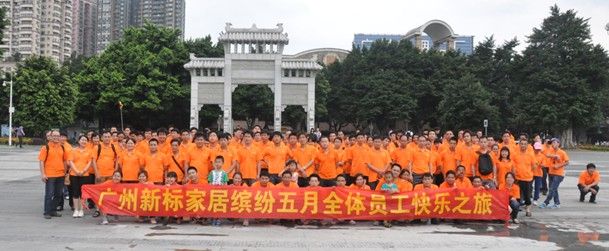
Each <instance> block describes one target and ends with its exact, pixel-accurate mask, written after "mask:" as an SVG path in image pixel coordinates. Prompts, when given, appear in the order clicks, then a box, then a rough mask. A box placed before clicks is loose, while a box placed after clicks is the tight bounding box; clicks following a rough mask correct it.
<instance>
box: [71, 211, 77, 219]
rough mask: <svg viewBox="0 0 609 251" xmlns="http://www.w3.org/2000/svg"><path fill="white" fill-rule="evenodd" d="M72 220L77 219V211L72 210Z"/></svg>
mask: <svg viewBox="0 0 609 251" xmlns="http://www.w3.org/2000/svg"><path fill="white" fill-rule="evenodd" d="M72 218H78V210H74V213H73V214H72Z"/></svg>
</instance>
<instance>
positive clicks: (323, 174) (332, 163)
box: [315, 136, 340, 187]
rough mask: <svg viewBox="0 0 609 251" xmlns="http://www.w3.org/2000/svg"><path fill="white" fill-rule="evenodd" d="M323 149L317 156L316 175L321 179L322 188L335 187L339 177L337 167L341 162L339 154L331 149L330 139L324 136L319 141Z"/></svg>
mask: <svg viewBox="0 0 609 251" xmlns="http://www.w3.org/2000/svg"><path fill="white" fill-rule="evenodd" d="M319 145H320V146H321V149H320V150H319V151H318V152H317V154H316V156H315V165H316V168H315V169H316V173H317V174H318V175H319V178H320V185H321V186H322V187H333V186H335V185H336V182H335V180H334V179H335V177H336V175H338V172H337V169H338V168H337V167H338V164H339V162H340V159H339V157H338V153H337V152H336V151H335V150H334V149H331V148H330V139H329V138H328V137H326V136H322V137H321V139H320V140H319Z"/></svg>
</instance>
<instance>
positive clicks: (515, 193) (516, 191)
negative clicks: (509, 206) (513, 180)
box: [499, 184, 520, 199]
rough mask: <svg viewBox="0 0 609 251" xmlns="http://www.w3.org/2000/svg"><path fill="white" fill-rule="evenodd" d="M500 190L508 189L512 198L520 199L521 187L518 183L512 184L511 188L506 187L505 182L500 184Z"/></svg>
mask: <svg viewBox="0 0 609 251" xmlns="http://www.w3.org/2000/svg"><path fill="white" fill-rule="evenodd" d="M499 190H507V191H508V193H509V195H510V199H511V198H515V199H520V187H519V186H518V185H516V184H512V187H509V188H508V187H506V185H505V184H502V185H501V186H499Z"/></svg>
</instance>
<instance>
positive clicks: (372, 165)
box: [366, 136, 391, 190]
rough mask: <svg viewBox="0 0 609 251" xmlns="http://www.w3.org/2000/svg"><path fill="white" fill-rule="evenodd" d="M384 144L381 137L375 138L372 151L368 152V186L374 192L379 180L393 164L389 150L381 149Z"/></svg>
mask: <svg viewBox="0 0 609 251" xmlns="http://www.w3.org/2000/svg"><path fill="white" fill-rule="evenodd" d="M382 144H383V140H382V139H381V137H378V136H375V137H374V138H373V141H372V149H370V150H369V151H368V155H369V157H368V162H366V165H367V166H368V170H367V171H368V185H369V186H370V189H372V190H374V189H376V185H378V178H379V177H380V176H383V174H384V173H385V171H388V170H389V165H390V164H391V157H389V153H388V152H387V150H385V149H383V148H382V147H381V146H382Z"/></svg>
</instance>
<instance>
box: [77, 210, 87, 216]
mask: <svg viewBox="0 0 609 251" xmlns="http://www.w3.org/2000/svg"><path fill="white" fill-rule="evenodd" d="M84 216H85V211H83V210H79V211H78V218H82V217H84Z"/></svg>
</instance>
